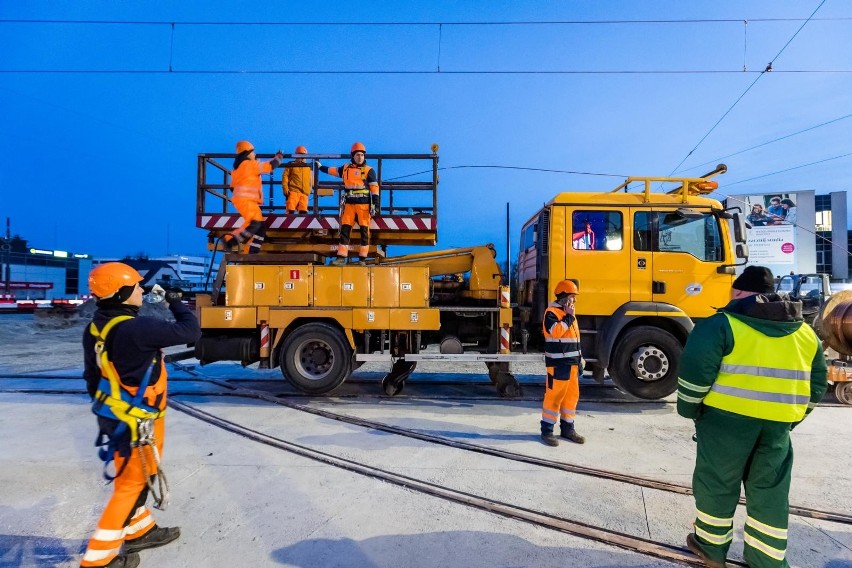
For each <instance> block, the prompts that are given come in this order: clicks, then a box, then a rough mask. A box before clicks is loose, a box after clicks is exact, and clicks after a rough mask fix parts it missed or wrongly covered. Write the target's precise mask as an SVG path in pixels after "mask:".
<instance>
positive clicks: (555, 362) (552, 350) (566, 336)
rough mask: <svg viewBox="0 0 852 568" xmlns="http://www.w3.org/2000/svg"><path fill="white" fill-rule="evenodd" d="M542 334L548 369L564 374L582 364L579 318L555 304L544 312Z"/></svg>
mask: <svg viewBox="0 0 852 568" xmlns="http://www.w3.org/2000/svg"><path fill="white" fill-rule="evenodd" d="M542 332H543V334H544V364H545V366H546V367H555V368H556V369H557V370H556V373H557V374H563V373H565V372H566V370H570V367H571V366H572V365H579V364H580V328H579V327H578V326H577V318H575V317H574V316H573V315H571V314H568V313H567V312H565V310H563V309H562V306H560V305H559V304H557V303H556V302H553V303H551V304H550V305H549V306H547V310H545V312H544V321H543V322H542Z"/></svg>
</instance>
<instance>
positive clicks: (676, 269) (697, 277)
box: [651, 207, 730, 318]
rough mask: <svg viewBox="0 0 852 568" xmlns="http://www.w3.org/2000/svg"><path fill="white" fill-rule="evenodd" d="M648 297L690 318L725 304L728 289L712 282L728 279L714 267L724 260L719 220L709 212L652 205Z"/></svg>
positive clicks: (702, 314) (700, 315)
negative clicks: (652, 241) (653, 241)
mask: <svg viewBox="0 0 852 568" xmlns="http://www.w3.org/2000/svg"><path fill="white" fill-rule="evenodd" d="M651 222H652V225H655V226H656V237H657V248H656V250H655V252H654V253H653V268H652V274H653V282H652V297H653V300H654V301H655V302H665V303H668V304H673V305H676V306H678V307H679V308H680V309H682V310H683V311H684V312H686V313H687V315H689V316H690V317H699V318H701V317H707V316H710V315H712V314H713V313H714V312H715V309H716V308H720V307H722V306H724V305H725V304H727V303H728V300H729V299H730V289H729V288H728V287H727V286H719V285H718V282H715V283H714V282H713V281H715V280H718V279H720V278H728V279H729V278H730V277H729V276H726V275H722V274H719V273H718V272H717V271H716V269H717V268H718V267H719V266H721V264H722V263H723V262H724V261H725V258H724V247H723V243H722V234H721V229H720V227H719V219H718V218H717V217H715V216H714V215H712V214H711V213H710V212H702V211H697V210H692V209H685V208H683V209H678V208H674V207H672V208H655V209H654V210H653V213H652V219H651Z"/></svg>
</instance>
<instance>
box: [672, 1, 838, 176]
mask: <svg viewBox="0 0 852 568" xmlns="http://www.w3.org/2000/svg"><path fill="white" fill-rule="evenodd" d="M825 1H826V0H822V2H820V3H819V5H818V6H817V7H816V8H815V9H814V11H813V12H811V15H810V16H808V17H807V18H806V19H805V21H804V22H802V25H801V26H799V29H797V30H796V33H794V34H793V35H792V37H790V39H789V40H787V43H785V44H784V47H782V48H781V49H780V50H779V51H778V53H777V54H775V57H773V58H772V59H771V60H770V61H769V63H768V64H767V65H766V68H765V69H764V70H763V71H761V72H759V74H758V75H757V77H755V79H754V81H752V82H751V84H750V85H749V86H748V87H746V90H745V91H743V92H742V94H741V95H740V96H739V97H737V100H735V101H734V103H733V104H732V105H731V106H730V107H729V108H728V110H726V111H725V112H724V113H723V114H722V116H721V118H719V120H717V121H716V123H715V124H713V126H711V127H710V130H708V131H707V133H706V134H704V136H702V137H701V139H700V140H699V141H698V143H697V144H696V145H695V146H694V147H693V148H692V150H690V151H689V152H688V153H687V154H686V156H684V157H683V159H682V160H681V161H680V163H678V165H677V166H675V167H674V169H672V171H671V173H670V174H669V176H671V175H673V174H674V173H675V172H677V171H678V169H679V168H680V167H681V166H682V165H683V163H684V162H685V161H686V160H688V159H689V157H690V156H691V155H692V154H693V153H694V152H695V151H696V150H697V149H698V147H699V146H701V144H702V143H703V142H704V141H705V140H706V139H707V137H708V136H710V134H711V133H712V132H713V131H714V130H716V127H717V126H719V124H721V122H722V121H723V120H724V119H725V117H726V116H728V115H729V114H730V113H731V111H732V110H734V107H736V106H737V104H738V103H739V102H740V101H741V100H742V99H743V97H745V96H746V94H748V92H749V91H750V90H751V89H752V87H754V86H755V84H757V82H758V81H759V80H760V78H761V77H763V76H764V75H765V74H766V73H769V72H771V71H772V64H773V63H774V62H775V61H776V60H777V59H778V58H779V57H780V56H781V54H782V53H784V50H785V49H787V46H788V45H790V43H791V42H792V41H793V40H794V39H795V38H796V36H797V35H799V32H801V31H802V28H804V27H805V26H806V25H807V23H808V22H810V21H811V20H812V19H813V17H814V15H815V14H816V13H817V11H818V10H819V9H820V8H822V5H823V4H825Z"/></svg>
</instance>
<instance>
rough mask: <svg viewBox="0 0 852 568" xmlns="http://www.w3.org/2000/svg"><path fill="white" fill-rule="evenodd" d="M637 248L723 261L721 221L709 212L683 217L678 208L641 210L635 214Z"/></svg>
mask: <svg viewBox="0 0 852 568" xmlns="http://www.w3.org/2000/svg"><path fill="white" fill-rule="evenodd" d="M633 223H634V236H635V237H636V238H634V239H633V247H634V249H635V250H638V251H654V252H679V253H684V254H689V255H692V256H694V257H695V258H697V259H698V260H701V261H705V262H721V261H722V260H723V253H722V235H721V231H720V229H719V221H718V219H716V217H714V216H713V215H712V214H710V213H704V214H702V215H700V216H694V217H693V216H689V217H686V216H683V215H680V214H678V213H677V212H675V211H670V212H667V211H649V212H645V211H641V212H637V213H635V215H634V217H633Z"/></svg>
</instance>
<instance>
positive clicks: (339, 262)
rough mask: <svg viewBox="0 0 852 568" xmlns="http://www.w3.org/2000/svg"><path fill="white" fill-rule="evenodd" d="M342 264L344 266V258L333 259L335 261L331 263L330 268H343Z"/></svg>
mask: <svg viewBox="0 0 852 568" xmlns="http://www.w3.org/2000/svg"><path fill="white" fill-rule="evenodd" d="M344 264H346V257H345V256H338V257H335V259H334V260H332V261H331V265H332V266H343V265H344Z"/></svg>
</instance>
